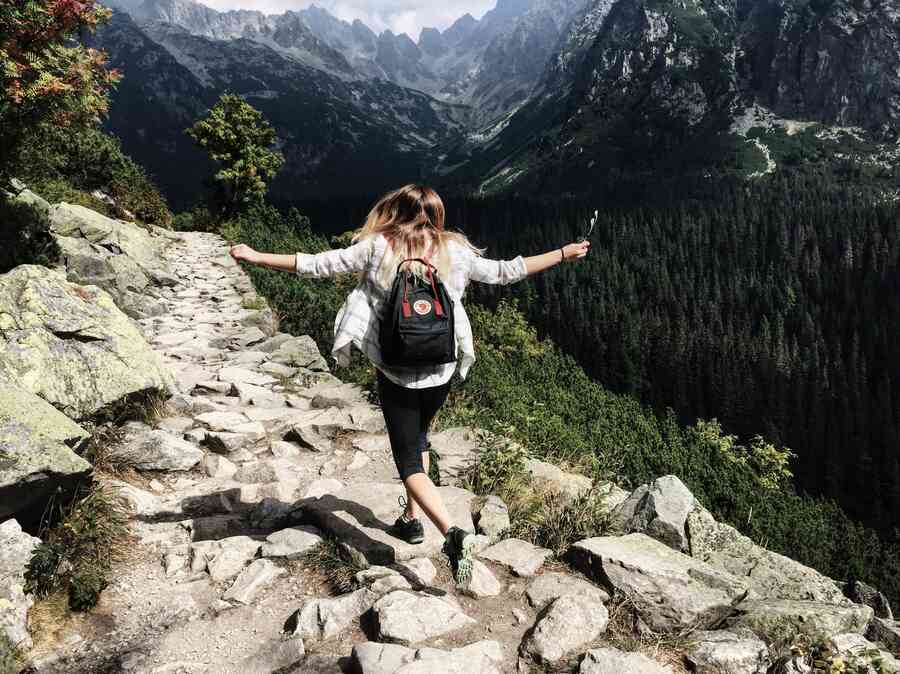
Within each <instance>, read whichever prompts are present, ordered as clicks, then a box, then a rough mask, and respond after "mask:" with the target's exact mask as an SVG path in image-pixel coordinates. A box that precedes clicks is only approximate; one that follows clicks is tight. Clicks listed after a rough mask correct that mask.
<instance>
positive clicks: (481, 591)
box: [457, 559, 503, 599]
mask: <svg viewBox="0 0 900 674" xmlns="http://www.w3.org/2000/svg"><path fill="white" fill-rule="evenodd" d="M457 589H458V590H459V591H460V592H461V593H462V594H464V595H467V596H469V597H474V598H475V599H483V598H485V597H496V596H497V595H498V594H500V593H501V592H502V591H503V585H502V584H501V583H500V581H499V580H497V577H496V576H494V574H493V573H491V570H490V569H489V568H487V567H486V566H485V565H484V564H482V563H481V562H479V561H478V560H477V559H476V560H475V561H474V563H473V564H472V575H471V576H470V577H469V579H468V580H466V581H465V582H464V583H460V584H459V585H458V586H457Z"/></svg>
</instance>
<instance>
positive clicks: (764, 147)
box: [442, 0, 900, 191]
mask: <svg viewBox="0 0 900 674" xmlns="http://www.w3.org/2000/svg"><path fill="white" fill-rule="evenodd" d="M854 6H855V5H851V3H849V2H844V1H843V0H834V1H833V2H830V3H828V2H822V3H804V2H799V1H798V2H792V1H787V2H777V1H770V0H765V1H763V2H756V1H753V2H750V1H749V0H748V1H747V2H743V3H741V4H740V5H739V6H737V7H735V6H734V5H729V4H721V3H717V2H712V1H710V0H690V1H689V2H672V1H670V0H653V1H652V2H643V1H640V0H594V1H593V2H592V3H591V4H590V5H589V6H588V7H587V8H586V9H585V11H584V12H583V13H582V14H581V15H580V17H578V18H576V20H575V21H573V22H572V23H571V24H570V27H569V29H568V30H567V34H566V35H565V36H564V37H563V38H562V39H561V42H560V48H559V49H558V51H557V52H556V53H555V54H554V55H553V56H552V57H551V58H550V60H549V61H548V63H547V68H546V70H545V72H544V75H543V78H542V81H541V83H540V84H539V85H538V86H537V88H536V90H535V93H534V96H533V97H532V98H531V99H530V100H529V101H528V103H527V104H526V105H524V106H523V107H522V108H521V109H519V110H518V111H516V112H515V113H514V114H512V115H510V116H509V117H508V118H506V119H502V120H500V122H499V123H492V124H491V125H488V126H487V127H485V128H483V129H481V130H479V131H478V132H477V133H470V134H469V136H468V137H467V140H466V141H465V142H463V143H462V144H459V145H456V146H455V147H453V148H447V151H446V152H444V153H443V154H444V155H445V160H444V165H443V168H442V170H443V172H444V173H446V174H448V175H450V176H451V177H452V179H455V180H456V181H458V182H461V183H462V184H469V185H471V186H474V187H476V188H478V189H482V190H488V191H493V190H501V189H505V188H507V187H509V186H511V185H513V184H521V181H522V180H528V179H529V178H528V176H531V178H530V179H531V180H532V181H533V180H546V179H547V177H548V176H553V184H554V185H555V186H556V187H557V188H561V187H562V186H575V188H576V189H584V188H586V187H588V186H590V185H591V184H593V182H594V181H595V180H598V179H601V180H602V179H605V176H606V173H607V172H608V170H609V169H610V168H615V169H617V170H618V169H620V168H622V167H623V166H628V168H629V169H631V170H641V169H642V167H644V168H652V167H656V168H657V169H660V168H663V167H664V168H665V170H666V171H668V172H672V171H682V170H698V171H701V172H702V171H705V170H707V169H708V168H710V167H711V166H715V165H722V164H726V165H729V166H730V167H731V168H734V169H735V170H745V171H746V172H747V173H748V174H751V173H753V172H754V171H756V172H760V173H764V172H766V171H769V170H773V163H774V165H777V163H778V162H777V159H779V158H780V157H778V156H774V155H777V154H778V152H779V151H782V150H784V148H785V146H789V145H792V144H793V146H798V145H800V144H805V145H807V146H808V147H814V148H820V147H824V148H825V149H826V151H829V152H831V153H832V154H835V155H840V154H844V155H846V154H847V152H852V151H863V152H867V153H868V154H869V155H870V156H872V157H874V158H879V159H874V160H873V161H881V160H882V159H880V158H883V157H887V158H888V159H889V160H890V161H894V160H896V149H895V148H894V143H895V142H896V140H897V137H898V131H900V13H898V11H897V10H896V9H895V6H894V5H892V4H891V3H888V2H880V1H876V2H873V3H870V4H868V5H866V6H865V7H866V8H865V9H854ZM792 120H796V121H792ZM810 122H817V123H819V126H810V124H809V123H810ZM822 125H824V126H825V127H830V128H823V126H822ZM847 126H853V127H859V128H858V129H856V130H854V129H842V128H840V127H847ZM798 132H803V133H805V134H806V135H797V138H796V139H788V140H785V139H784V138H783V136H785V135H787V136H792V135H796V134H798ZM748 133H749V134H750V137H747V134H748ZM845 145H846V146H848V149H847V150H846V151H845V150H844V146H845ZM795 150H796V147H790V148H788V149H787V151H788V152H790V153H793V154H795V155H796V154H800V155H802V154H803V152H802V151H800V152H796V151H795ZM773 153H774V154H773ZM691 167H693V169H691ZM579 186H580V187H579Z"/></svg>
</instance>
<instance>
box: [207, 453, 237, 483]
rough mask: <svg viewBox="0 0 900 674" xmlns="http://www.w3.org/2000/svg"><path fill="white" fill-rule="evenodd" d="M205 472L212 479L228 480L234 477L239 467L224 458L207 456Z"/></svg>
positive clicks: (212, 455)
mask: <svg viewBox="0 0 900 674" xmlns="http://www.w3.org/2000/svg"><path fill="white" fill-rule="evenodd" d="M203 470H204V471H206V474H207V475H209V476H210V477H215V478H219V479H223V480H227V479H229V478H231V477H233V476H234V474H235V473H236V472H237V470H238V467H237V466H236V465H235V464H233V463H232V462H231V461H229V460H228V459H226V458H225V457H224V456H220V455H218V454H207V455H206V456H205V457H203Z"/></svg>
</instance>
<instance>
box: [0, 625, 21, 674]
mask: <svg viewBox="0 0 900 674" xmlns="http://www.w3.org/2000/svg"><path fill="white" fill-rule="evenodd" d="M21 665H22V663H21V662H20V660H19V651H18V649H17V648H16V647H15V646H14V645H13V644H12V643H11V642H10V640H9V638H8V637H7V636H6V633H5V632H3V631H2V630H0V674H19V671H20V670H21Z"/></svg>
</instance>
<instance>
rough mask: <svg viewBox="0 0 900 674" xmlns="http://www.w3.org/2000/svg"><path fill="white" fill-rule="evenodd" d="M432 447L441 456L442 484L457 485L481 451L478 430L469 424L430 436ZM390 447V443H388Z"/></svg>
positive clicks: (439, 462)
mask: <svg viewBox="0 0 900 674" xmlns="http://www.w3.org/2000/svg"><path fill="white" fill-rule="evenodd" d="M428 441H429V442H430V443H431V446H432V449H433V450H434V451H435V452H437V454H438V455H439V456H440V460H439V461H438V464H439V469H440V474H441V484H449V485H455V484H457V482H458V481H459V479H460V478H461V477H462V475H463V473H464V472H465V471H466V469H467V468H469V466H471V465H472V464H473V463H474V462H475V459H476V458H477V457H478V454H479V453H480V451H481V446H480V444H479V440H478V431H476V430H475V429H473V428H469V427H467V426H459V427H456V428H448V429H447V430H446V431H441V432H440V433H432V434H431V435H429V436H428ZM387 447H388V449H390V445H387Z"/></svg>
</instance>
